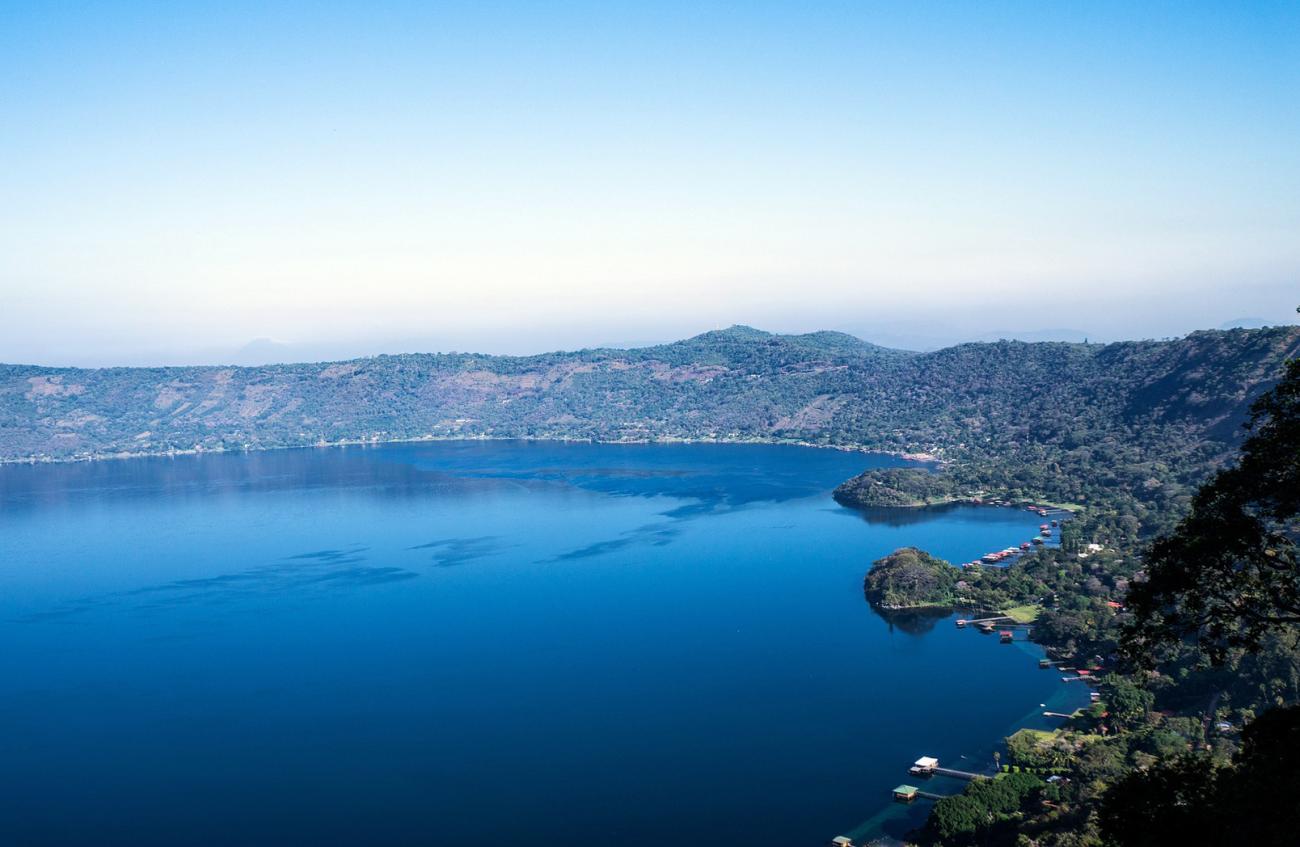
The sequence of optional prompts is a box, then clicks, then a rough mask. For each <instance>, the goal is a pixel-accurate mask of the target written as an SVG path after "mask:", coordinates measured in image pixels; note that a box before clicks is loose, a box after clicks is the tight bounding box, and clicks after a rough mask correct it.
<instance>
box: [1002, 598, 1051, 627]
mask: <svg viewBox="0 0 1300 847" xmlns="http://www.w3.org/2000/svg"><path fill="white" fill-rule="evenodd" d="M1042 610H1043V607H1042V606H1040V605H1038V604H1037V603H1034V604H1032V605H1029V606H1015V607H1013V608H1010V609H1007V610H1005V611H1004V612H1003V613H1002V614H1004V615H1006V616H1007V617H1009V618H1011V619H1013V620H1014V621H1015V622H1016V623H1033V622H1034V621H1036V620H1038V613H1039V612H1041V611H1042Z"/></svg>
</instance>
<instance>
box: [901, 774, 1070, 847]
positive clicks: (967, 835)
mask: <svg viewBox="0 0 1300 847" xmlns="http://www.w3.org/2000/svg"><path fill="white" fill-rule="evenodd" d="M1045 787H1046V783H1045V782H1043V781H1042V780H1041V779H1039V778H1038V777H1036V776H1033V775H1032V774H1026V773H1014V772H1013V773H1011V774H1008V775H1006V776H1002V777H998V778H997V779H978V780H975V781H973V782H971V783H969V784H968V785H967V786H966V789H965V791H963V792H962V793H961V794H958V795H955V796H953V797H945V798H944V799H942V800H940V801H938V802H937V803H935V805H934V809H933V810H931V813H930V818H929V820H928V821H927V823H926V828H925V831H924V833H923V834H922V835H923V837H924V838H925V840H928V841H930V842H932V843H940V844H970V843H989V842H995V841H998V840H1000V839H999V837H998V836H999V834H1002V835H1005V834H1006V833H1007V832H1009V831H1010V830H1011V829H1012V827H1010V826H1008V824H1011V823H1012V822H1013V821H1015V820H1016V819H1018V818H1019V817H1020V816H1021V814H1022V813H1023V812H1025V811H1032V810H1033V809H1034V808H1035V807H1036V806H1037V805H1038V801H1039V799H1040V798H1041V797H1042V793H1043V789H1044V788H1045Z"/></svg>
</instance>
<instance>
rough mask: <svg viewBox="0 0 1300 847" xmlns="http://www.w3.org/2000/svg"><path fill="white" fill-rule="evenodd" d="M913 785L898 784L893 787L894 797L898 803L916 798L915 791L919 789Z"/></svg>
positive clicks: (908, 801)
mask: <svg viewBox="0 0 1300 847" xmlns="http://www.w3.org/2000/svg"><path fill="white" fill-rule="evenodd" d="M919 790H920V789H918V788H917V787H916V786H915V785H899V786H896V787H895V788H894V799H895V800H897V801H898V802H899V803H910V802H912V801H913V800H915V799H916V792H917V791H919Z"/></svg>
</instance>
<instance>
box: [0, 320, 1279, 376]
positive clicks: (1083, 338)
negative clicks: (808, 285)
mask: <svg viewBox="0 0 1300 847" xmlns="http://www.w3.org/2000/svg"><path fill="white" fill-rule="evenodd" d="M1295 323H1296V322H1295V321H1276V322H1268V321H1263V320H1261V319H1257V318H1245V319H1239V320H1231V321H1224V322H1223V323H1222V324H1220V325H1219V326H1215V327H1198V328H1197V329H1198V330H1199V329H1205V330H1215V329H1217V330H1224V329H1236V328H1241V329H1258V328H1263V327H1266V326H1291V325H1294V324H1295ZM738 326H748V325H746V324H731V325H728V326H716V327H706V328H702V329H699V330H698V331H693V332H687V333H685V334H683V335H680V336H675V337H671V338H668V337H666V338H633V339H615V340H610V341H605V342H594V343H578V344H574V345H569V346H531V347H530V346H527V345H507V346H506V347H505V348H504V349H490V348H486V347H479V346H475V345H473V344H472V343H469V344H462V345H459V346H457V345H454V344H453V345H446V344H440V343H439V342H438V341H437V340H436V339H405V340H397V341H392V342H386V343H383V342H374V343H366V342H360V341H356V342H324V343H319V344H311V343H305V344H299V343H291V342H284V341H277V340H275V339H271V338H255V339H252V340H251V341H249V342H247V343H246V344H243V345H240V346H238V347H230V348H210V349H206V350H205V349H196V350H190V351H185V350H180V351H170V352H157V351H155V352H152V353H150V352H145V353H143V354H140V355H139V357H138V359H129V358H128V359H123V360H112V359H105V360H103V361H95V360H93V359H92V360H87V361H75V360H68V361H53V362H35V361H0V364H2V365H18V366H36V367H79V368H105V367H187V366H220V365H230V366H236V367H256V366H259V365H276V364H298V363H313V362H330V361H343V360H349V359H361V358H367V357H374V356H381V355H401V354H422V353H423V354H439V353H468V354H476V355H504V356H532V355H540V354H546V353H566V352H577V351H580V350H592V349H635V348H642V347H653V346H657V345H662V344H671V343H673V342H677V341H684V340H687V339H689V338H692V337H694V336H697V335H701V334H704V333H707V332H711V331H717V330H725V329H729V328H733V327H738ZM750 328H751V329H756V330H759V331H761V332H767V333H770V334H773V335H803V334H806V333H812V332H827V331H829V332H841V333H845V334H847V335H851V336H853V337H855V338H859V339H861V340H862V341H866V342H869V343H872V344H877V345H879V346H881V347H889V348H893V349H898V350H910V351H915V352H928V351H933V350H939V349H942V348H944V347H950V346H954V345H957V344H966V343H980V342H984V343H987V342H995V341H1002V340H1008V341H1026V342H1031V343H1034V342H1062V341H1063V342H1069V343H1084V342H1087V343H1093V344H1108V343H1112V342H1118V341H1141V340H1161V339H1169V338H1178V337H1182V336H1184V335H1186V334H1187V332H1182V333H1174V334H1171V335H1164V336H1154V335H1151V336H1140V337H1139V336H1134V337H1132V338H1110V337H1104V336H1100V335H1093V334H1089V333H1087V332H1084V331H1082V330H1072V329H1065V328H1058V329H1046V330H1036V331H1028V332H1017V331H1012V330H1008V331H997V330H994V331H989V332H984V333H982V334H980V335H977V336H970V337H955V338H953V339H951V340H945V339H947V336H944V335H933V334H931V335H925V334H919V335H911V334H908V333H907V332H906V331H904V332H900V333H895V334H890V333H888V332H885V333H882V334H877V335H875V336H868V335H863V334H860V333H857V332H851V331H848V330H843V329H828V328H822V329H808V330H798V331H793V332H781V331H777V330H772V329H770V328H768V327H750ZM911 328H912V329H915V328H914V327H911ZM907 329H909V327H903V330H907ZM918 331H919V330H918ZM1193 331H1197V330H1188V332H1193ZM909 338H910V339H913V340H914V341H916V342H920V341H923V340H925V339H929V340H930V341H931V342H932V343H911V342H908V341H906V339H909ZM900 339H903V340H901V341H900Z"/></svg>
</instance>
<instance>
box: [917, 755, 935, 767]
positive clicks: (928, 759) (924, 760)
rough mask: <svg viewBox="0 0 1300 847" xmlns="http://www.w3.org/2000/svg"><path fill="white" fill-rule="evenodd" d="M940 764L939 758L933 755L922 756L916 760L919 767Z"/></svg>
mask: <svg viewBox="0 0 1300 847" xmlns="http://www.w3.org/2000/svg"><path fill="white" fill-rule="evenodd" d="M938 766H939V760H938V759H936V758H934V757H933V756H922V757H921V758H919V759H917V760H916V767H918V768H937V767H938Z"/></svg>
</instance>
